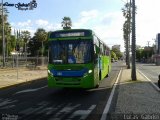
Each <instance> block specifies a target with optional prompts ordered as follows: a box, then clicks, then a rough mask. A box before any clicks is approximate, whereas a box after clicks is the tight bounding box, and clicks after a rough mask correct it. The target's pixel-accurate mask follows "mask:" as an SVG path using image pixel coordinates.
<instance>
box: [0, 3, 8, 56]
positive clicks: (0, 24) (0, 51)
mask: <svg viewBox="0 0 160 120" xmlns="http://www.w3.org/2000/svg"><path fill="white" fill-rule="evenodd" d="M3 12H4V15H3V20H4V38H5V42H6V47H5V51H6V53H7V55H8V49H10V48H9V46H8V42H9V40H10V37H11V26H10V24H9V22H8V20H7V18H8V15H7V14H8V10H7V9H6V8H3ZM0 13H2V7H1V6H0ZM2 26H3V25H2V14H0V33H2V29H3V28H2ZM2 47H3V45H2V34H0V53H2Z"/></svg>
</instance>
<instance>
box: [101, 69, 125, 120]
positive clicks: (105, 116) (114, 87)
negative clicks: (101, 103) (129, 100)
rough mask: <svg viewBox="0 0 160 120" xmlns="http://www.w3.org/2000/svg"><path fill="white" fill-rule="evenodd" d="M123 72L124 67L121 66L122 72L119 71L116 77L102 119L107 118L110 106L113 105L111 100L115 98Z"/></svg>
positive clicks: (105, 119)
mask: <svg viewBox="0 0 160 120" xmlns="http://www.w3.org/2000/svg"><path fill="white" fill-rule="evenodd" d="M121 72H122V68H121V70H120V72H119V74H118V77H117V79H116V82H115V83H114V85H113V89H112V91H111V94H110V96H109V99H108V101H107V104H106V106H105V108H104V111H103V114H102V117H101V120H107V114H108V111H109V108H110V106H111V102H112V99H113V95H114V92H115V89H116V86H117V84H118V80H119V78H120V75H121Z"/></svg>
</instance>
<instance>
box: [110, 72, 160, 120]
mask: <svg viewBox="0 0 160 120" xmlns="http://www.w3.org/2000/svg"><path fill="white" fill-rule="evenodd" d="M136 73H137V81H131V76H130V75H131V69H124V70H123V71H122V76H121V78H120V81H119V85H118V89H117V91H116V92H117V101H116V105H115V111H114V112H113V113H112V112H111V113H110V114H111V116H112V118H113V119H116V120H120V119H122V120H128V119H129V120H133V119H137V120H139V119H141V120H148V119H150V120H160V92H159V91H158V90H156V89H155V88H154V87H153V85H152V84H151V83H150V82H149V81H147V80H146V78H144V77H143V76H142V75H141V74H140V73H139V72H138V71H137V72H136ZM114 97H115V96H114Z"/></svg>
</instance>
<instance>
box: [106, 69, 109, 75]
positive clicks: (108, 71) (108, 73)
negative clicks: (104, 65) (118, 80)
mask: <svg viewBox="0 0 160 120" xmlns="http://www.w3.org/2000/svg"><path fill="white" fill-rule="evenodd" d="M107 77H109V66H108V74H107V75H106V78H107Z"/></svg>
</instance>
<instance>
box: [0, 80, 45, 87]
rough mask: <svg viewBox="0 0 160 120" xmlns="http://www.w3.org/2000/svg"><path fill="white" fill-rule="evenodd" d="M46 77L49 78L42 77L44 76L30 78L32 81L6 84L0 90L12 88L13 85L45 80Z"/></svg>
mask: <svg viewBox="0 0 160 120" xmlns="http://www.w3.org/2000/svg"><path fill="white" fill-rule="evenodd" d="M44 79H47V77H42V78H38V79H33V80H30V81H24V82H21V83H15V84H10V85H6V86H3V87H0V90H3V89H7V88H11V87H16V86H20V85H25V84H31V83H33V82H37V81H39V80H44Z"/></svg>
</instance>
